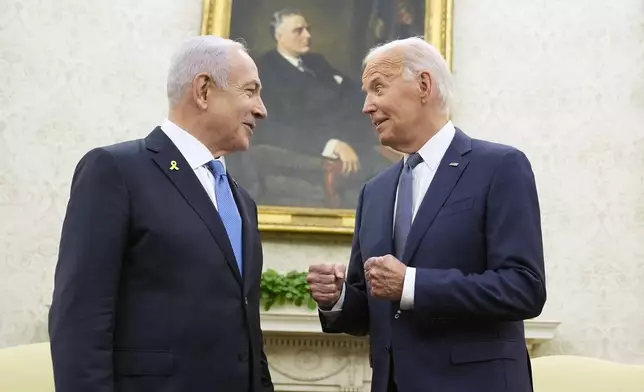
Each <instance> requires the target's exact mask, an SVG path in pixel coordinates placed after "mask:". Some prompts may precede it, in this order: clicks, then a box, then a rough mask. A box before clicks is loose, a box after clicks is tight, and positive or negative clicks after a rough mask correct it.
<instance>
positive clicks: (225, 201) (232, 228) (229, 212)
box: [208, 159, 243, 275]
mask: <svg viewBox="0 0 644 392" xmlns="http://www.w3.org/2000/svg"><path fill="white" fill-rule="evenodd" d="M208 168H209V169H210V171H211V172H212V174H213V175H214V176H215V198H216V199H217V211H218V212H219V216H220V217H221V220H222V222H223V223H224V227H225V228H226V233H228V240H229V241H230V245H231V246H232V248H233V253H235V259H236V261H237V267H239V273H240V274H242V265H243V263H242V220H241V216H240V215H239V210H238V209H237V203H235V198H234V197H233V192H232V190H231V189H230V184H229V183H228V176H227V175H226V170H224V165H223V164H222V163H221V162H220V161H218V160H216V159H213V160H212V161H210V162H209V163H208ZM242 275H243V274H242Z"/></svg>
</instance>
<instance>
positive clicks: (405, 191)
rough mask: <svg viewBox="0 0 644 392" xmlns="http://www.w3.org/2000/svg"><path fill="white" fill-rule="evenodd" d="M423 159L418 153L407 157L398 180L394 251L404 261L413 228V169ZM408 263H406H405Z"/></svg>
mask: <svg viewBox="0 0 644 392" xmlns="http://www.w3.org/2000/svg"><path fill="white" fill-rule="evenodd" d="M422 161H423V158H422V157H421V156H420V154H418V153H414V154H412V155H410V156H409V158H407V162H405V165H404V166H403V169H402V172H401V173H400V179H399V180H398V201H397V204H396V217H395V219H396V221H395V222H394V247H395V249H394V251H395V254H396V258H397V259H398V260H400V261H402V262H403V263H405V261H403V259H402V257H403V255H404V253H405V244H406V243H407V236H408V235H409V230H411V221H412V219H411V218H412V215H413V211H412V207H413V188H414V187H413V185H414V184H413V183H414V177H413V174H412V170H414V168H415V167H416V165H418V164H419V163H421V162H422ZM405 264H406V263H405Z"/></svg>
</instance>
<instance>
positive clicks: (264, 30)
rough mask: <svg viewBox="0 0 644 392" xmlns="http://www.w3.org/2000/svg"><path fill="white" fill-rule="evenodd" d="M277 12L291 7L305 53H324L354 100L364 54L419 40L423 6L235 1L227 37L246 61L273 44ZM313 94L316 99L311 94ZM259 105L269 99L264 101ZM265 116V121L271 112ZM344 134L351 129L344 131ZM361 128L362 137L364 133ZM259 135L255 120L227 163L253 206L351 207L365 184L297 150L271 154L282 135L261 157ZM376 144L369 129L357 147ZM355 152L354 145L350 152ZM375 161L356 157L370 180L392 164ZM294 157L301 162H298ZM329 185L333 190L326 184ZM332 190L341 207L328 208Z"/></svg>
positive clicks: (376, 1)
mask: <svg viewBox="0 0 644 392" xmlns="http://www.w3.org/2000/svg"><path fill="white" fill-rule="evenodd" d="M283 8H296V9H298V10H299V11H301V13H302V14H303V16H304V18H305V19H306V21H307V23H308V24H309V30H310V34H311V52H312V53H320V54H322V55H323V56H324V58H325V59H326V60H327V61H328V63H330V65H331V66H332V67H333V68H335V69H336V70H338V71H339V72H341V73H342V74H344V75H346V76H347V77H348V78H349V79H350V80H351V81H353V82H354V83H355V84H356V86H357V87H356V93H357V94H360V91H359V86H360V79H361V74H362V59H363V58H364V55H365V54H366V52H367V51H368V50H369V48H371V47H372V46H374V45H376V44H378V43H382V42H386V41H389V40H391V39H393V38H402V37H408V36H413V35H422V34H423V26H424V19H425V1H424V0H233V3H232V14H231V24H230V26H231V27H230V38H232V39H236V40H243V41H244V42H245V43H246V45H247V46H248V48H249V51H250V54H251V56H252V57H254V58H255V59H258V58H259V57H260V56H262V54H264V53H266V52H268V51H270V50H273V49H275V44H276V43H275V39H274V38H273V37H272V36H271V33H270V29H269V22H270V20H271V16H272V14H273V13H274V12H276V11H278V10H281V9H283ZM260 73H261V69H260ZM307 91H308V90H307ZM311 94H315V92H314V91H312V92H311ZM263 98H264V99H265V100H266V99H267V98H265V97H264V96H263ZM355 101H356V102H355V104H351V110H352V111H355V113H356V115H361V114H360V108H361V106H362V105H361V102H360V99H357V100H355ZM267 106H269V105H268V103H267ZM320 110H322V111H323V110H325V108H320ZM331 114H332V113H331ZM268 115H269V118H270V117H271V111H270V109H269V114H268ZM297 116H298V113H293V118H294V119H295V118H296V117H297ZM362 116H364V117H365V121H367V120H368V119H367V118H366V116H365V115H362ZM289 118H290V117H289ZM345 124H346V125H345ZM343 125H344V129H342V127H343ZM347 127H349V128H351V129H346V128H347ZM302 128H303V129H302V134H301V143H302V146H305V145H306V143H307V142H309V139H310V137H309V138H307V133H306V132H307V131H309V132H312V131H311V130H310V129H309V130H307V129H304V128H305V127H302ZM333 128H335V129H337V131H338V132H339V134H341V135H344V134H345V133H349V132H350V131H352V130H354V129H355V128H358V127H356V126H355V125H349V124H348V123H345V122H340V123H338V124H336V125H334V126H333ZM359 128H360V129H361V132H363V130H362V129H363V127H362V126H360V127H359ZM367 128H369V127H367ZM264 131H266V129H265V128H263V127H262V121H260V123H259V125H258V128H257V129H256V136H255V138H254V141H255V143H253V140H252V141H251V150H250V151H249V152H242V153H237V154H233V155H231V156H230V157H229V158H227V161H228V166H229V170H230V171H231V173H232V175H233V176H234V177H235V178H237V179H238V181H239V182H240V183H241V185H242V186H244V188H246V189H248V190H249V192H250V193H251V195H252V196H253V197H254V198H255V199H256V201H257V204H259V205H279V206H292V207H322V208H323V207H331V208H354V207H355V202H356V198H357V192H358V191H359V189H360V186H361V185H362V182H364V181H365V180H366V179H368V178H365V177H364V176H362V177H359V178H358V179H357V180H356V181H355V182H356V183H355V184H353V183H351V182H350V181H349V180H348V179H347V178H344V177H342V176H341V175H338V174H337V173H336V174H335V175H330V177H329V174H328V172H329V169H328V167H327V166H326V165H328V164H329V162H328V161H326V160H324V159H322V158H321V156H315V157H313V156H310V155H309V157H311V159H309V158H307V157H303V156H297V155H298V154H297V153H298V152H301V151H295V154H293V155H290V154H284V153H282V152H281V151H279V150H275V151H273V150H272V148H273V147H278V148H279V147H280V136H277V137H275V138H272V141H271V143H270V144H273V145H274V146H268V150H265V149H264V147H266V146H265V145H264V144H265V143H263V145H260V146H257V144H258V143H257V141H258V140H260V139H261V140H263V141H265V140H266V139H267V138H268V139H271V137H267V136H270V135H267V134H266V133H263V134H261V137H260V136H259V135H260V133H262V132H264ZM266 132H268V131H266ZM361 135H362V133H361ZM298 137H299V133H298ZM361 137H362V136H361ZM282 140H284V139H282ZM361 140H362V139H361ZM298 141H299V139H298ZM376 145H377V137H376V135H375V132H373V131H372V130H369V129H368V130H367V131H364V145H362V146H358V147H361V148H362V149H363V150H371V149H374V150H375V149H376V148H377V147H376ZM354 146H355V144H353V145H352V147H354ZM303 149H304V148H303ZM375 155H376V161H375V162H374V161H373V160H371V161H368V160H365V161H363V160H362V157H361V162H365V163H366V164H368V165H371V166H370V167H369V168H368V169H371V172H370V174H369V175H371V173H376V172H377V171H378V170H381V169H382V168H384V167H386V166H387V165H389V164H391V161H389V160H387V159H385V158H384V157H383V158H382V159H380V158H381V156H380V155H379V154H375ZM249 157H252V158H249ZM300 158H304V159H302V160H301V161H298V159H300ZM294 161H298V163H297V165H296V166H297V168H296V169H293V168H292V167H291V166H293V165H291V163H292V162H294ZM269 167H271V168H273V170H272V171H271V170H268V171H267V170H266V168H269ZM300 169H302V170H300ZM325 173H326V174H325ZM329 180H330V181H331V182H330V183H331V184H333V185H329ZM330 187H331V188H334V189H336V190H337V193H338V195H337V196H338V197H339V201H336V202H335V203H330V200H329V198H330V197H331V196H330V195H329V188H330Z"/></svg>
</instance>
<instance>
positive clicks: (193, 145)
mask: <svg viewBox="0 0 644 392" xmlns="http://www.w3.org/2000/svg"><path fill="white" fill-rule="evenodd" d="M161 129H162V130H163V132H164V133H165V134H166V135H167V136H168V137H169V138H170V140H171V141H172V143H174V145H175V146H176V147H177V149H178V150H179V152H180V153H181V155H183V157H184V158H185V159H186V161H188V164H189V165H190V167H191V168H192V169H193V170H195V169H197V168H198V167H201V166H203V165H205V164H207V163H208V162H210V161H212V160H213V159H217V160H219V161H220V162H221V163H222V165H224V170H226V161H225V160H224V157H219V158H214V157H213V156H212V153H211V152H210V150H208V148H207V147H206V146H205V145H204V144H203V143H201V142H200V141H199V140H198V139H197V138H196V137H194V136H192V135H191V134H190V133H188V132H187V131H185V130H184V129H182V128H180V127H179V126H178V125H177V124H175V123H173V122H172V121H170V120H168V119H165V120H164V121H163V124H161Z"/></svg>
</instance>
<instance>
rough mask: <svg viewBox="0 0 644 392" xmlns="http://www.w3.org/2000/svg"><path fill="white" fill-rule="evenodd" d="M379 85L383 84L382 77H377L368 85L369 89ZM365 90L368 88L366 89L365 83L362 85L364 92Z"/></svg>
mask: <svg viewBox="0 0 644 392" xmlns="http://www.w3.org/2000/svg"><path fill="white" fill-rule="evenodd" d="M378 83H382V81H381V80H380V77H376V78H374V79H373V80H371V81H369V83H368V85H369V87H373V86H374V85H376V84H378ZM365 89H366V87H365V85H364V83H363V84H362V91H365Z"/></svg>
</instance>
